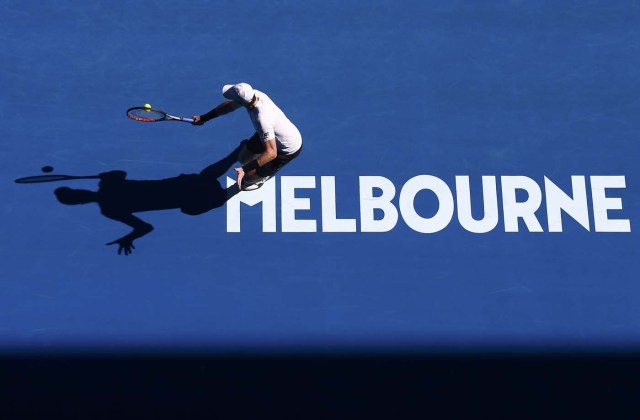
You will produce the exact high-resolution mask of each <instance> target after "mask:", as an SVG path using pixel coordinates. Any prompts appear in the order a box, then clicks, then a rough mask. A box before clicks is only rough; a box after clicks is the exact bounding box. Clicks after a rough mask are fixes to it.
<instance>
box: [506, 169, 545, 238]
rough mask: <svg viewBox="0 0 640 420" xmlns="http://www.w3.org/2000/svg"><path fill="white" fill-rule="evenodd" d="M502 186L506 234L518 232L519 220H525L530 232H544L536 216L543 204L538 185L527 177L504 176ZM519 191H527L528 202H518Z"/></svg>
mask: <svg viewBox="0 0 640 420" xmlns="http://www.w3.org/2000/svg"><path fill="white" fill-rule="evenodd" d="M501 184H502V211H503V212H504V230H505V232H517V231H518V218H522V220H524V223H525V225H527V229H529V232H542V231H543V230H542V226H541V225H540V222H538V219H537V218H536V214H535V212H536V210H538V208H539V207H540V204H541V203H542V191H541V190H540V187H539V186H538V184H537V183H536V182H535V181H534V180H533V179H531V178H528V177H526V176H503V177H501ZM518 189H521V190H525V191H526V192H527V193H528V194H529V197H528V198H527V200H525V201H522V202H517V201H516V190H518Z"/></svg>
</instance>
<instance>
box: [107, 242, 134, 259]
mask: <svg viewBox="0 0 640 420" xmlns="http://www.w3.org/2000/svg"><path fill="white" fill-rule="evenodd" d="M114 244H118V255H120V254H122V251H124V255H129V254H131V253H132V252H133V251H132V250H133V249H136V247H135V246H133V241H132V240H130V239H125V238H120V239H116V240H115V241H113V242H109V243H108V244H107V245H114Z"/></svg>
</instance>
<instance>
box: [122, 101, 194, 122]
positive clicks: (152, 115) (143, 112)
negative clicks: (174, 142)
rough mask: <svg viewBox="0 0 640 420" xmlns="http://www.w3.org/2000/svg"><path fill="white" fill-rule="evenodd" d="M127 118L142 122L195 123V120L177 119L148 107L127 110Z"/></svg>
mask: <svg viewBox="0 0 640 420" xmlns="http://www.w3.org/2000/svg"><path fill="white" fill-rule="evenodd" d="M127 117H129V118H131V119H132V120H135V121H140V122H160V121H182V122H186V123H189V124H192V123H193V118H186V117H177V116H175V115H171V114H167V113H166V112H164V111H160V110H159V109H154V108H151V106H148V105H145V106H136V107H133V108H129V109H127Z"/></svg>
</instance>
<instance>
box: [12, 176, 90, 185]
mask: <svg viewBox="0 0 640 420" xmlns="http://www.w3.org/2000/svg"><path fill="white" fill-rule="evenodd" d="M98 178H100V177H99V176H98V175H89V176H71V175H36V176H27V177H24V178H18V179H16V182H17V183H18V184H37V183H39V182H54V181H66V180H68V179H98Z"/></svg>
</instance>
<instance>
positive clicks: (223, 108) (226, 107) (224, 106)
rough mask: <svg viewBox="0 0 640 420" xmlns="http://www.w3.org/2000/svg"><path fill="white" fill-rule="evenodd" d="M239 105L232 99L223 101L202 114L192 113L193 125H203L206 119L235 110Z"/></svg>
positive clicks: (209, 119)
mask: <svg viewBox="0 0 640 420" xmlns="http://www.w3.org/2000/svg"><path fill="white" fill-rule="evenodd" d="M240 107H241V106H240V105H239V104H237V103H235V102H233V101H224V102H223V103H221V104H220V105H218V106H217V107H215V108H213V109H212V110H211V111H209V112H207V113H206V114H202V115H194V116H193V125H203V124H204V123H206V122H207V121H211V120H212V119H214V118H218V117H219V116H221V115H226V114H228V113H230V112H233V111H235V110H236V109H238V108H240Z"/></svg>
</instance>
